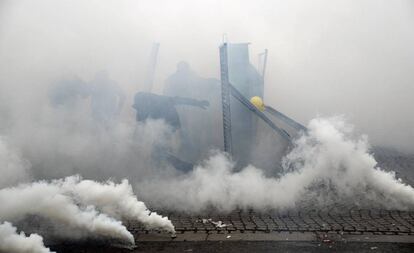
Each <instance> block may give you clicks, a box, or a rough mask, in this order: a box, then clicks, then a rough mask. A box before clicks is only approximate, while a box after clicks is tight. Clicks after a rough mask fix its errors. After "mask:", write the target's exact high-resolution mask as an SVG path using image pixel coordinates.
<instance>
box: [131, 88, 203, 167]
mask: <svg viewBox="0 0 414 253" xmlns="http://www.w3.org/2000/svg"><path fill="white" fill-rule="evenodd" d="M178 105H187V106H194V107H199V108H201V109H205V108H206V107H207V106H209V103H208V102H207V101H205V100H204V101H202V100H196V99H191V98H183V97H168V96H162V95H156V94H153V93H148V92H138V93H137V94H136V95H135V97H134V104H133V106H132V107H133V108H134V109H135V110H136V120H137V121H138V122H145V121H147V120H149V119H153V120H164V121H165V123H166V124H168V125H169V126H170V127H171V129H172V132H171V133H170V134H169V135H170V136H164V138H167V139H169V138H171V137H172V135H176V134H178V136H179V138H180V139H181V142H182V146H183V148H184V152H190V151H191V150H190V149H191V147H190V145H189V143H188V141H187V140H186V135H185V133H183V132H182V131H180V130H181V122H180V117H179V115H178V113H177V109H176V106H178ZM152 159H153V161H154V162H155V163H156V166H162V165H161V164H162V163H163V162H167V163H169V164H171V165H173V166H174V167H175V168H176V169H178V170H182V171H189V170H191V169H192V168H193V165H192V164H191V163H188V162H185V161H183V160H181V159H179V158H177V157H176V156H175V155H173V154H172V148H171V147H168V146H167V145H154V147H153V150H152Z"/></svg>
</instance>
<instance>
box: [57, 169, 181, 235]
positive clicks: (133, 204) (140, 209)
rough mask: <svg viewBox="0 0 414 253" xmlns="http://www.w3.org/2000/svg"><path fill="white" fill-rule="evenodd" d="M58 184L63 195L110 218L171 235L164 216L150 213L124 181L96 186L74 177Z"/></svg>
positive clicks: (126, 181) (171, 228)
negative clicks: (91, 206)
mask: <svg viewBox="0 0 414 253" xmlns="http://www.w3.org/2000/svg"><path fill="white" fill-rule="evenodd" d="M59 183H61V188H62V189H64V191H65V192H68V193H71V194H74V195H75V196H76V198H77V200H78V201H80V202H81V203H83V204H84V205H93V206H96V207H97V208H98V209H100V210H101V211H102V212H104V213H106V214H109V215H111V216H112V217H116V218H119V219H120V218H126V219H129V220H138V221H140V222H142V223H143V224H144V225H145V226H146V227H147V228H148V229H162V230H165V231H168V232H174V226H173V225H172V223H171V221H170V220H168V218H167V217H162V216H160V215H158V214H157V213H155V212H150V211H149V210H148V209H147V207H146V206H145V204H144V202H141V201H138V200H137V198H136V196H135V195H134V193H133V191H132V187H131V185H130V184H129V182H128V180H126V179H124V180H122V182H121V183H120V184H115V183H114V182H111V181H107V182H106V183H98V182H96V181H92V180H81V178H80V177H79V176H77V177H69V178H66V179H65V180H60V181H59Z"/></svg>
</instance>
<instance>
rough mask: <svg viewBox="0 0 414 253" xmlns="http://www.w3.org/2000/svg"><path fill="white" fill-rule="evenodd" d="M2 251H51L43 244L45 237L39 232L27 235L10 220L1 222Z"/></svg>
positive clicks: (0, 241) (41, 252)
mask: <svg viewBox="0 0 414 253" xmlns="http://www.w3.org/2000/svg"><path fill="white" fill-rule="evenodd" d="M0 251H1V252H13V253H51V252H52V251H50V250H49V249H48V248H46V247H45V245H44V244H43V238H42V237H41V236H39V235H37V234H31V235H29V236H26V235H25V234H24V233H23V232H21V233H20V234H18V233H17V229H16V228H15V227H13V226H12V224H10V223H9V222H4V223H1V224H0Z"/></svg>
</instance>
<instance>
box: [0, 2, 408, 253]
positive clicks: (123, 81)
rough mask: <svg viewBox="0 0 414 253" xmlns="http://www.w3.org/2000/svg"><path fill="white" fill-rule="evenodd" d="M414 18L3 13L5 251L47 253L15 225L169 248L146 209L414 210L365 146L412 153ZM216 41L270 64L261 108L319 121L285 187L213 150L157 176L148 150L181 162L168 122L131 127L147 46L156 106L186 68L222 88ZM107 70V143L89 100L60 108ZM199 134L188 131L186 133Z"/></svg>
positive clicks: (274, 7) (35, 6) (76, 7)
mask: <svg viewBox="0 0 414 253" xmlns="http://www.w3.org/2000/svg"><path fill="white" fill-rule="evenodd" d="M412 10H413V3H412V2H411V1H409V0H396V1H393V3H390V1H385V0H365V1H359V0H347V1H342V0H338V1H331V0H317V1H312V2H309V1H306V0H292V1H289V2H287V1H265V0H258V1H247V0H246V1H225V2H224V1H219V0H210V1H202V2H199V1H190V0H180V1H162V0H154V1H132V0H131V1H129V0H121V1H115V0H107V1H101V0H92V1H80V0H74V1H59V2H58V1H54V0H41V1H27V0H23V1H12V0H6V1H0V136H2V137H0V174H1V175H2V176H1V177H0V222H4V223H2V224H1V225H0V242H5V243H4V244H2V243H0V249H1V250H4V251H6V252H7V251H12V249H14V250H15V251H17V250H18V249H19V248H17V247H18V246H19V245H22V247H23V245H28V244H26V243H20V241H27V242H29V241H30V242H32V241H33V243H37V244H33V245H38V247H37V248H38V249H39V250H38V251H33V252H49V251H48V250H47V249H45V248H44V246H43V245H42V241H41V238H40V237H39V236H36V235H30V236H29V237H25V236H24V235H23V234H17V233H16V229H15V228H13V227H12V226H11V224H10V223H8V222H13V224H15V225H16V226H18V225H17V224H18V223H15V222H18V221H20V220H22V219H24V217H26V216H27V215H37V216H41V217H44V218H46V219H48V220H50V221H51V222H53V223H54V224H60V225H63V226H66V227H70V228H73V229H74V231H76V232H79V234H82V235H83V234H86V235H87V236H100V237H105V238H106V237H111V238H117V239H120V240H124V241H125V242H128V243H134V239H133V236H132V234H131V233H130V232H129V231H128V230H127V229H126V227H125V226H124V225H123V224H122V222H121V219H124V218H125V219H133V220H137V221H139V222H141V223H142V224H143V225H144V226H146V227H147V228H148V229H161V230H166V231H169V232H174V228H173V226H172V223H171V222H170V221H169V220H168V219H167V218H165V217H162V216H160V215H158V214H157V213H154V212H151V211H150V210H149V209H148V208H147V206H148V207H150V209H153V208H169V209H174V210H183V211H188V212H197V211H202V210H205V209H208V208H210V207H214V208H216V209H219V210H222V211H229V210H231V209H233V208H251V207H252V208H256V209H266V208H272V209H274V208H276V209H284V208H293V207H299V206H301V205H315V206H318V207H326V206H328V205H330V204H334V203H342V204H347V205H358V206H369V207H381V208H389V209H390V208H398V209H410V210H412V209H413V208H414V190H413V188H412V186H409V185H407V184H405V183H404V182H402V181H401V180H400V179H398V178H396V176H395V174H394V173H393V172H387V171H385V170H383V168H379V167H378V165H377V163H376V161H375V159H374V158H373V155H372V153H371V152H370V146H369V144H368V139H367V137H366V136H363V135H361V134H360V132H364V133H367V134H368V135H369V136H370V142H371V143H373V145H381V146H391V147H393V148H396V149H399V150H403V151H404V152H408V153H409V152H411V153H412V152H413V150H414V141H413V140H414V132H413V131H412V129H413V128H414V120H413V117H410V116H409V115H412V114H413V112H412V108H414V107H413V106H412V97H411V96H412V94H413V86H412V83H413V81H414V76H413V73H412V69H413V66H414V61H413V59H414V50H413V47H412V45H413V44H414V32H413V29H412V23H413V21H414V20H413V19H414V15H413V11H412ZM246 17H248V18H246ZM223 34H226V37H227V39H228V40H229V42H251V43H252V44H251V46H250V50H251V51H250V58H251V62H252V63H255V62H256V58H255V56H256V55H257V53H259V52H261V51H262V49H264V48H267V49H269V57H268V65H267V73H266V75H265V79H266V80H265V95H264V101H265V103H266V104H267V105H271V106H272V107H274V108H277V109H278V110H280V111H282V112H284V113H286V114H287V115H289V116H290V117H292V118H294V119H296V120H298V121H299V122H301V123H305V122H308V121H310V123H309V125H308V128H309V131H308V133H306V134H304V135H303V136H301V137H300V138H298V139H297V140H295V143H294V147H293V149H292V150H291V151H290V153H289V154H288V155H287V156H285V157H284V160H283V169H284V171H283V173H281V174H280V175H273V174H274V173H267V172H265V171H263V170H262V169H261V168H256V167H253V166H247V167H245V168H243V169H241V170H237V171H236V169H235V168H234V167H235V162H233V161H232V160H231V158H229V157H227V155H225V154H223V153H222V152H221V151H219V150H213V151H211V154H210V155H206V154H205V155H204V156H203V158H205V157H207V158H206V159H204V160H203V161H197V162H196V166H195V169H194V170H193V171H191V172H189V173H184V172H182V171H178V170H176V169H174V168H173V167H172V166H168V165H165V164H157V163H154V161H153V157H152V155H153V153H154V149H155V148H157V147H162V148H164V149H165V150H168V151H170V150H174V151H175V150H176V149H177V148H178V147H179V146H180V143H179V142H180V141H179V140H178V139H179V138H178V137H177V136H172V134H171V133H172V132H173V130H172V129H171V128H170V127H169V126H167V125H166V124H165V122H163V121H148V122H146V123H137V122H136V120H135V115H134V110H133V109H132V107H131V105H132V103H133V102H132V101H133V96H134V94H135V92H137V91H139V90H142V89H143V87H144V86H145V84H144V83H143V81H144V80H145V72H146V70H147V69H148V66H147V62H148V56H149V52H150V51H151V44H152V43H153V42H154V41H156V42H159V43H160V54H159V58H158V64H157V69H156V75H155V77H154V80H155V83H154V87H153V90H152V92H154V93H161V91H162V90H163V88H164V82H165V80H166V79H167V78H168V76H169V75H170V74H171V73H173V72H174V71H175V70H176V64H177V63H178V62H179V61H181V60H185V61H188V62H189V63H190V66H191V69H192V70H193V72H194V73H196V74H198V75H199V76H202V77H212V78H218V76H219V59H218V48H217V47H218V45H219V44H220V43H221V42H222V39H223ZM102 69H106V70H108V72H109V76H110V78H111V80H114V82H117V83H118V84H119V86H120V88H121V89H122V90H123V91H124V93H125V95H126V102H125V106H124V107H123V108H122V110H121V112H120V113H119V114H118V115H116V118H115V120H114V121H115V122H116V123H115V124H113V125H112V126H111V127H103V126H102V125H100V124H99V123H97V122H96V121H95V120H94V119H93V117H92V116H91V114H92V112H91V110H92V109H91V104H92V103H91V99H90V98H86V97H83V96H74V99H73V100H72V101H70V103H69V105H67V104H66V105H59V106H52V105H51V101H50V99H49V95H50V91H51V90H52V88H53V87H55V85H56V84H57V83H59V81H61V80H65V79H67V78H68V77H73V76H76V77H77V78H79V79H80V80H82V81H83V82H84V83H85V84H88V85H89V84H90V83H91V82H92V81H93V79H94V75H95V73H96V72H98V71H100V70H102ZM212 80H213V79H212ZM180 92H181V91H177V93H180ZM78 95H79V94H78ZM210 97H217V94H214V93H213V92H212V93H211V94H210ZM217 100H219V98H218V99H217ZM213 107H214V105H213V104H212V105H211V107H210V108H213ZM216 107H217V105H216ZM217 108H219V106H218V107H217ZM180 109H182V111H185V110H186V109H185V108H184V109H183V108H180ZM196 113H199V111H196ZM318 114H322V115H337V114H345V115H346V116H347V117H348V118H350V119H351V121H352V122H354V123H355V125H356V127H355V129H354V128H353V127H352V126H351V125H350V124H348V123H346V121H345V120H344V119H343V118H341V117H334V118H316V119H313V118H314V117H315V115H318ZM197 116H198V117H199V118H200V119H201V118H203V117H204V116H203V115H202V114H200V115H197ZM218 116H219V117H217V118H220V115H218ZM192 120H194V118H193V119H187V120H186V121H185V120H182V121H183V122H184V121H185V123H188V125H187V126H186V127H189V128H191V127H192V126H194V125H195V124H191V123H192ZM187 121H188V122H187ZM216 121H217V120H215V121H214V122H213V123H214V124H212V125H211V126H210V127H207V126H202V127H204V128H209V129H208V131H209V132H208V131H207V130H205V129H203V131H204V133H205V135H209V134H211V135H214V136H215V137H217V136H219V137H221V133H220V132H219V131H221V129H222V125H221V123H220V122H218V121H217V122H216ZM183 125H184V124H183ZM213 126H214V127H213ZM210 128H211V129H210ZM195 133H196V134H197V132H196V131H195ZM207 133H208V134H207ZM200 135H201V134H200ZM211 142H212V143H213V141H211ZM215 148H216V149H220V147H215ZM259 151H261V152H262V150H259ZM273 151H274V150H272V149H269V150H264V151H263V152H268V153H267V154H269V156H270V155H271V154H272V152H273ZM263 157H266V156H263ZM73 175H75V176H73ZM83 178H85V179H83ZM108 179H111V180H108ZM125 179H128V180H125ZM116 182H120V183H116ZM134 192H135V193H137V194H138V196H139V200H138V198H137V197H136V196H135V195H134ZM140 200H143V201H144V202H145V203H146V204H144V202H141V201H140ZM44 236H45V235H44ZM65 236H69V235H68V234H66V235H65ZM10 238H11V239H10ZM45 238H46V236H45ZM3 245H9V246H8V247H16V248H6V249H3V248H1V247H6V246H3ZM42 247H43V248H42ZM34 249H36V248H35V247H34V246H33V247H32V250H34ZM22 250H24V248H23V249H22ZM23 252H25V251H23ZM29 252H30V251H29Z"/></svg>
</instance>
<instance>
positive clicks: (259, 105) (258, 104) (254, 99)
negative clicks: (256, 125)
mask: <svg viewBox="0 0 414 253" xmlns="http://www.w3.org/2000/svg"><path fill="white" fill-rule="evenodd" d="M250 103H252V104H253V105H254V106H256V108H257V109H259V110H260V111H262V112H263V111H264V110H265V105H264V103H263V100H262V99H261V98H260V97H259V96H254V97H252V98H251V99H250Z"/></svg>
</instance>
